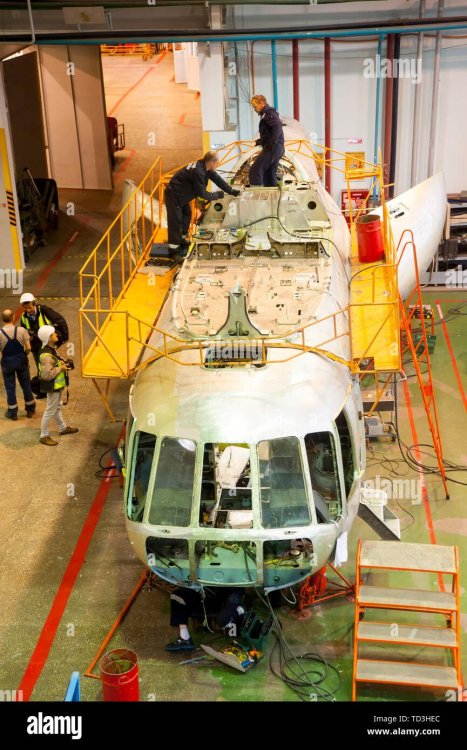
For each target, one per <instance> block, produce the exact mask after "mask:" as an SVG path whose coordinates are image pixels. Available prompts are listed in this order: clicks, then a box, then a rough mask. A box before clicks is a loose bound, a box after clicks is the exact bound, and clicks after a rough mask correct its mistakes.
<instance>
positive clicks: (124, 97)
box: [107, 68, 154, 117]
mask: <svg viewBox="0 0 467 750" xmlns="http://www.w3.org/2000/svg"><path fill="white" fill-rule="evenodd" d="M153 70H154V68H148V70H147V71H146V72H145V73H144V74H143V75H142V76H141V78H138V80H137V81H136V83H134V84H133V86H130V88H129V89H128V91H126V92H125V93H124V94H123V96H121V97H120V99H119V100H118V102H117V103H116V104H114V106H113V107H112V109H111V110H110V112H107V115H108V116H109V117H110V116H111V115H113V113H114V112H115V111H116V110H117V109H118V107H119V106H120V104H121V103H122V102H123V100H124V99H126V97H127V96H128V94H131V92H132V91H133V90H134V89H135V88H136V87H137V86H139V84H140V83H141V82H142V81H143V79H144V78H146V76H147V75H149V73H152V71H153Z"/></svg>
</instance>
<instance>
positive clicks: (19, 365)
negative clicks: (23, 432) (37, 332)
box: [0, 310, 36, 421]
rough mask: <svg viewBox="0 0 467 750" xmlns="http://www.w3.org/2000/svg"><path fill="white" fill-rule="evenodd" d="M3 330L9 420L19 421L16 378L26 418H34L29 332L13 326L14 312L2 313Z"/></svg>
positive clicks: (0, 348) (1, 348)
mask: <svg viewBox="0 0 467 750" xmlns="http://www.w3.org/2000/svg"><path fill="white" fill-rule="evenodd" d="M2 321H3V328H0V352H1V353H2V375H3V382H4V384H5V390H6V395H7V404H8V408H7V411H6V412H5V416H6V418H7V419H13V420H15V421H16V420H17V419H18V403H17V401H16V378H18V383H19V384H20V386H21V390H22V391H23V395H24V404H25V408H26V416H27V417H32V415H33V414H34V412H35V411H36V402H35V400H34V395H33V392H32V390H31V381H30V378H29V364H28V354H29V352H30V351H31V345H30V343H29V336H28V332H27V331H26V330H25V329H24V328H21V327H19V326H18V327H16V326H15V325H14V324H13V312H12V310H4V311H3V312H2Z"/></svg>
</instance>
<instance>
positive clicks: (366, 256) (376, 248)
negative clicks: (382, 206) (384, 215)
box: [355, 214, 384, 263]
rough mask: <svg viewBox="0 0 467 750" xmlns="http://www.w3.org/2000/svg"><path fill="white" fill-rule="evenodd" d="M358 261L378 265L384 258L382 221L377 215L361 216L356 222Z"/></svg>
mask: <svg viewBox="0 0 467 750" xmlns="http://www.w3.org/2000/svg"><path fill="white" fill-rule="evenodd" d="M355 227H356V229H357V243H358V259H359V261H360V263H376V262H377V261H379V260H382V259H383V258H384V245H383V233H382V231H381V219H380V218H379V216H378V215H377V214H366V216H360V217H359V218H358V219H357V220H356V222H355Z"/></svg>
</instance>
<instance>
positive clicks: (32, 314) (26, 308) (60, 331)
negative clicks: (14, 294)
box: [19, 292, 68, 369]
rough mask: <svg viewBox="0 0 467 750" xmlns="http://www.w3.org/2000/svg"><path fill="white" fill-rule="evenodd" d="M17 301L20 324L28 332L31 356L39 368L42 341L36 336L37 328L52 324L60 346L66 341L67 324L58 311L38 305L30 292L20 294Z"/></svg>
mask: <svg viewBox="0 0 467 750" xmlns="http://www.w3.org/2000/svg"><path fill="white" fill-rule="evenodd" d="M19 301H20V303H21V304H22V305H23V313H22V315H21V318H20V325H22V326H23V328H26V330H27V332H28V333H29V336H30V339H31V351H32V356H33V357H34V360H35V362H36V365H37V368H38V369H39V355H40V353H41V347H42V342H41V341H40V340H39V339H38V337H37V333H38V331H39V328H41V326H50V325H52V326H53V327H54V328H55V331H56V333H57V346H61V345H62V344H65V343H66V342H67V341H68V326H67V323H66V320H65V318H63V317H62V316H61V315H60V313H58V312H56V311H55V310H52V308H51V307H46V305H38V304H37V302H36V300H35V298H34V295H33V294H31V292H25V293H24V294H22V295H21V297H20V300H19Z"/></svg>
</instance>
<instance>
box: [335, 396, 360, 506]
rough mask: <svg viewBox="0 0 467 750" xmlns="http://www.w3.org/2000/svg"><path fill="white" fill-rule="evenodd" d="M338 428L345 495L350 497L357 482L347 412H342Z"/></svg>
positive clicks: (337, 421)
mask: <svg viewBox="0 0 467 750" xmlns="http://www.w3.org/2000/svg"><path fill="white" fill-rule="evenodd" d="M336 427H337V431H338V433H339V440H340V443H341V453H342V465H343V467H344V485H345V493H346V495H347V497H349V495H350V493H351V491H352V487H353V483H354V480H355V461H354V455H353V445H352V438H351V433H350V430H349V423H348V421H347V417H346V415H345V412H343V411H341V413H340V414H339V416H338V417H337V419H336Z"/></svg>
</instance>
